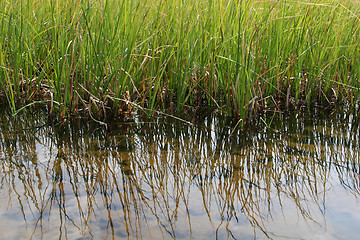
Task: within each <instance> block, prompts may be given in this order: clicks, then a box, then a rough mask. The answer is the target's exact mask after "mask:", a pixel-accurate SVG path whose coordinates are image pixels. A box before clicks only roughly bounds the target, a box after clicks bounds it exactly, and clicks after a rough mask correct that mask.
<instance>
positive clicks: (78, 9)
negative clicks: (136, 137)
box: [0, 0, 360, 119]
mask: <svg viewBox="0 0 360 240" xmlns="http://www.w3.org/2000/svg"><path fill="white" fill-rule="evenodd" d="M0 6H1V7H0V82H1V85H0V91H1V92H2V93H3V95H4V96H6V97H7V100H8V102H9V104H10V106H11V107H12V109H13V111H14V112H15V111H16V109H18V108H19V106H18V105H19V104H16V102H17V100H18V99H25V100H27V101H30V102H34V101H36V100H39V99H41V100H43V99H44V98H45V100H47V101H48V103H49V111H50V112H53V111H55V112H57V113H60V114H61V116H66V115H69V114H72V113H77V112H79V111H85V112H86V113H89V114H90V115H91V116H92V117H93V118H96V119H103V118H105V117H107V116H108V115H109V114H113V115H118V114H123V113H127V112H129V111H131V107H132V106H134V104H136V105H138V106H142V107H146V108H150V109H158V110H162V111H172V110H174V109H177V110H182V109H184V108H188V107H189V106H190V107H192V108H196V107H198V106H200V105H209V106H215V107H217V108H219V109H222V110H224V111H227V112H228V113H231V114H233V115H234V116H236V117H238V118H242V119H246V118H247V117H248V116H249V115H253V114H255V113H256V112H258V111H261V110H263V109H265V108H266V107H269V106H270V105H273V106H275V107H281V106H283V107H286V108H288V107H291V106H294V107H298V106H303V105H311V103H313V102H314V101H318V102H324V103H334V102H336V101H338V100H339V99H340V100H347V101H349V102H351V103H352V104H355V103H356V102H357V100H358V95H359V94H358V88H359V71H360V69H359V67H358V66H360V60H359V59H360V58H359V47H358V46H359V45H360V38H359V37H358V36H359V23H360V18H359V15H358V12H359V11H360V9H359V4H358V3H356V2H353V1H320V0H315V1H301V2H296V1H234V0H218V1H214V0H203V1H202V0H192V1H183V0H171V1H161V0H159V1H154V0H147V1H139V0H113V1H105V0H86V1H85V0H80V1H79V0H76V1H75V0H68V1H65V0H56V1H53V0H18V1H5V0H0ZM129 101H130V102H132V103H133V104H129Z"/></svg>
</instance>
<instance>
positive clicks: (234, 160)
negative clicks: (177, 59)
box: [0, 112, 360, 239]
mask: <svg viewBox="0 0 360 240" xmlns="http://www.w3.org/2000/svg"><path fill="white" fill-rule="evenodd" d="M24 114H25V113H24ZM9 116H10V115H7V114H2V115H1V119H0V121H1V125H0V127H1V131H0V141H1V142H0V154H1V155H0V158H1V161H0V164H1V165H0V168H1V174H0V184H1V185H0V187H1V192H0V199H1V206H0V210H1V215H0V222H1V225H2V226H3V227H2V229H1V230H2V232H4V231H5V232H7V237H8V238H18V237H25V238H34V239H38V238H48V237H57V236H58V237H59V238H60V239H76V238H82V239H87V238H96V239H98V238H102V239H105V238H109V239H112V238H118V239H121V238H131V239H133V238H143V239H150V238H153V239H159V238H165V239H169V238H170V239H171V238H173V239H175V238H176V239H188V238H194V239H201V238H203V239H206V238H210V239H213V238H218V239H227V238H230V239H231V238H234V239H238V238H245V239H247V238H251V239H252V238H254V237H260V238H263V237H267V238H277V237H278V236H280V235H282V236H283V235H286V236H288V237H296V235H293V233H291V232H287V231H286V229H282V231H274V230H273V228H274V227H273V226H272V224H271V223H274V224H275V225H279V224H280V225H281V224H284V226H285V225H286V224H287V223H288V222H289V221H290V220H291V219H290V217H289V216H290V215H289V213H291V212H292V211H293V213H294V214H296V215H297V216H298V217H300V218H301V219H302V220H298V221H304V222H305V223H307V224H308V225H310V226H313V225H314V226H322V225H324V224H325V225H326V212H327V211H329V210H327V198H329V195H331V194H330V192H332V191H334V190H336V191H338V189H339V186H340V187H341V188H344V189H346V191H347V192H350V193H351V194H352V196H353V197H354V198H359V190H360V186H359V153H358V152H359V151H358V148H359V147H358V144H357V143H358V142H359V139H358V134H356V133H357V131H358V130H356V128H353V127H341V128H339V127H337V126H339V125H340V124H339V121H340V120H341V118H340V117H337V116H336V115H334V116H333V118H332V119H331V120H328V119H322V118H311V120H296V119H283V118H284V117H283V116H280V115H279V116H278V118H279V119H276V120H275V121H274V123H273V126H272V128H265V129H264V131H262V132H257V133H253V132H251V131H248V132H246V131H241V132H240V131H239V132H235V133H234V134H233V135H232V136H231V137H230V138H229V137H228V136H229V134H230V132H231V130H232V129H231V128H224V127H223V126H224V122H222V121H223V120H222V119H220V118H215V117H212V116H208V117H205V118H204V119H201V120H199V122H201V125H197V126H185V125H181V124H180V123H178V122H171V120H164V121H163V120H161V121H159V122H160V123H159V122H157V121H155V122H154V121H152V122H146V121H145V122H144V121H140V120H138V119H135V121H134V122H130V123H120V124H112V125H111V127H110V128H108V129H105V128H99V127H98V126H97V125H94V123H93V122H90V123H87V122H84V121H76V120H74V122H72V123H63V124H62V125H51V124H48V122H47V119H44V118H42V116H43V115H42V113H41V112H33V113H31V114H26V116H25V115H24V116H23V118H22V117H19V118H17V119H11V118H10V117H9ZM304 119H306V118H304ZM166 121H167V122H166ZM169 121H170V122H169ZM314 121H315V123H314ZM347 121H348V122H347V123H346V124H344V125H343V126H348V125H349V124H350V125H351V119H350V120H349V119H348V120H347ZM18 209H20V211H19V210H18ZM281 215H282V216H283V219H282V220H281V221H280V222H279V217H278V216H281ZM324 219H325V222H324ZM19 229H22V230H20V231H19ZM298 234H302V233H301V232H300V233H298ZM300 236H301V235H300Z"/></svg>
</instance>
